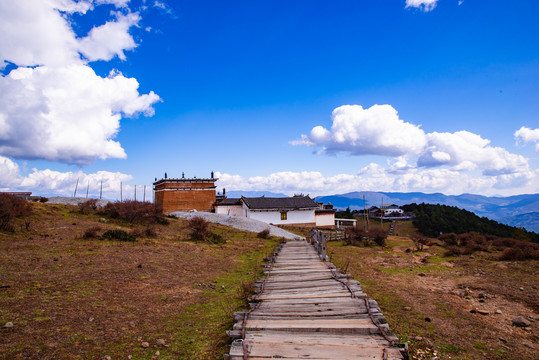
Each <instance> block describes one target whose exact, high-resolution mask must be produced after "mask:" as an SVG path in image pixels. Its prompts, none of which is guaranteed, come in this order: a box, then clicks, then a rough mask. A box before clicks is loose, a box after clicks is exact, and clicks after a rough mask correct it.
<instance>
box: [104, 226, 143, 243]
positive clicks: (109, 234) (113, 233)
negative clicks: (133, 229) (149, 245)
mask: <svg viewBox="0 0 539 360" xmlns="http://www.w3.org/2000/svg"><path fill="white" fill-rule="evenodd" d="M101 239H102V240H116V241H135V240H136V237H135V236H134V235H132V234H129V233H128V232H127V231H125V230H118V229H113V230H107V231H105V233H103V235H101Z"/></svg>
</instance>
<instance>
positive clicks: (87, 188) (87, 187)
mask: <svg viewBox="0 0 539 360" xmlns="http://www.w3.org/2000/svg"><path fill="white" fill-rule="evenodd" d="M89 191H90V180H88V186H86V199H88V192H89Z"/></svg>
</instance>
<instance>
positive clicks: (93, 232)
mask: <svg viewBox="0 0 539 360" xmlns="http://www.w3.org/2000/svg"><path fill="white" fill-rule="evenodd" d="M99 231H101V228H100V227H99V226H92V227H91V228H89V229H86V230H85V231H84V234H82V238H83V239H93V238H96V237H97V236H98V235H97V234H98V233H99Z"/></svg>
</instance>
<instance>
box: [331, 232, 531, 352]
mask: <svg viewBox="0 0 539 360" xmlns="http://www.w3.org/2000/svg"><path fill="white" fill-rule="evenodd" d="M431 244H432V243H431ZM414 248H415V246H414V244H413V242H412V240H410V239H408V238H402V237H393V236H390V237H389V238H388V244H387V246H386V247H385V248H380V247H369V248H361V247H355V246H344V245H343V244H342V243H330V244H329V246H328V253H329V254H330V256H331V259H332V261H334V263H335V264H336V265H337V266H338V267H345V266H347V267H348V271H349V272H350V273H351V274H352V275H353V276H354V278H356V279H358V280H359V281H360V282H361V284H362V288H363V290H364V291H365V292H366V293H367V295H368V296H369V297H370V298H373V299H375V300H377V301H378V302H379V304H380V305H381V308H382V311H383V313H384V315H385V316H386V317H387V319H388V322H389V325H390V327H391V329H392V330H393V331H394V332H395V333H396V334H397V335H398V336H400V337H401V339H402V340H405V341H408V342H409V345H410V349H411V355H413V356H415V357H413V358H415V359H433V358H434V355H432V354H433V351H436V352H437V355H438V359H489V360H490V359H515V360H517V359H534V358H537V355H538V353H539V346H537V343H538V340H539V337H538V334H537V331H538V324H537V321H532V326H531V328H530V329H529V330H524V329H522V328H517V327H514V326H512V323H511V320H512V319H513V318H515V317H517V316H524V317H532V318H535V319H536V320H539V290H538V289H539V285H538V283H537V279H538V275H539V261H537V260H527V261H512V262H508V261H503V262H502V261H498V257H499V255H500V254H499V252H496V251H492V252H490V253H485V252H476V253H474V254H473V255H462V256H458V257H455V256H453V257H443V256H442V255H443V253H444V252H445V249H444V248H442V247H440V246H436V245H433V246H428V245H425V247H424V251H422V252H414V251H413V250H414ZM406 250H408V251H406ZM470 310H485V311H488V312H489V314H488V315H481V314H479V313H471V312H470ZM496 310H500V311H501V314H496V313H495V312H496ZM426 318H429V320H430V321H426ZM429 349H430V350H429ZM421 354H429V355H424V356H423V357H422V355H421Z"/></svg>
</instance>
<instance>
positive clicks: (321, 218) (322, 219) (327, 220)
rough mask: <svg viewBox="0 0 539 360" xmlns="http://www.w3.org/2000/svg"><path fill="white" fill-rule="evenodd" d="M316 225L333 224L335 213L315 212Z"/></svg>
mask: <svg viewBox="0 0 539 360" xmlns="http://www.w3.org/2000/svg"><path fill="white" fill-rule="evenodd" d="M315 218H316V226H335V213H331V214H316V216H315Z"/></svg>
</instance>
